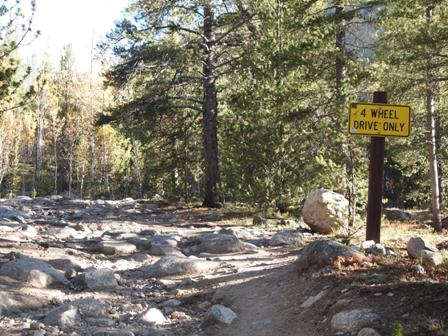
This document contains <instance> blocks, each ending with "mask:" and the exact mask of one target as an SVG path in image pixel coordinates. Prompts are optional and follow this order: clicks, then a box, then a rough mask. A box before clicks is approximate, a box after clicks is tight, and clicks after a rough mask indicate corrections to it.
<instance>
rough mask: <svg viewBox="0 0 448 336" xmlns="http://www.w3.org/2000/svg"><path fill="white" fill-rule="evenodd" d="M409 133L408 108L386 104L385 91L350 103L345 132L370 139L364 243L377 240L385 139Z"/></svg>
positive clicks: (379, 232) (379, 231) (378, 237)
mask: <svg viewBox="0 0 448 336" xmlns="http://www.w3.org/2000/svg"><path fill="white" fill-rule="evenodd" d="M410 131H411V108H410V107H409V106H404V105H388V104H387V93H386V92H383V91H377V92H374V93H373V102H372V103H352V104H350V113H349V133H350V134H354V135H370V136H371V137H370V167H369V192H368V199H367V229H366V240H374V241H375V242H376V243H379V242H380V240H381V207H382V199H383V183H384V148H385V137H387V136H393V137H407V136H409V134H410Z"/></svg>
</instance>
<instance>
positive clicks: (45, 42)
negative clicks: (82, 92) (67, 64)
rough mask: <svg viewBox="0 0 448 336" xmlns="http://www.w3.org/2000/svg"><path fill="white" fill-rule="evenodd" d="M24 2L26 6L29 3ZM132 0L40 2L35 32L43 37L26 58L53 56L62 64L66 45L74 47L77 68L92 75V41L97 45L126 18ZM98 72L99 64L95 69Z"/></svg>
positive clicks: (34, 43)
mask: <svg viewBox="0 0 448 336" xmlns="http://www.w3.org/2000/svg"><path fill="white" fill-rule="evenodd" d="M23 3H26V2H25V1H24V2H23ZM128 3H129V0H36V13H35V19H34V24H33V30H34V31H36V30H40V31H41V35H40V36H39V37H38V39H37V40H35V41H34V42H33V43H32V44H31V45H30V46H27V47H25V48H24V49H23V51H22V57H24V58H25V59H27V60H31V59H32V56H33V55H35V57H36V58H37V60H40V59H42V57H43V55H44V54H45V53H48V54H50V56H51V58H52V60H53V63H54V64H58V61H59V58H60V55H61V51H62V49H63V47H64V46H66V45H68V44H72V47H73V53H74V57H75V69H76V70H78V71H82V72H90V62H91V50H92V39H93V41H94V45H96V44H97V43H98V42H99V41H101V39H102V38H104V36H105V34H106V33H107V32H109V31H110V30H111V29H112V28H113V27H114V21H115V20H117V19H120V18H121V17H122V12H123V10H124V9H125V8H126V6H127V4H128ZM94 68H95V69H96V70H97V69H98V64H96V65H95V66H94Z"/></svg>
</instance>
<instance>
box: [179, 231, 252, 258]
mask: <svg viewBox="0 0 448 336" xmlns="http://www.w3.org/2000/svg"><path fill="white" fill-rule="evenodd" d="M184 244H186V245H188V247H187V248H186V249H184V253H186V254H199V253H211V254H225V253H235V252H244V251H245V250H251V249H254V248H255V246H253V245H251V244H248V243H245V242H241V241H240V240H239V239H238V238H237V237H235V236H234V235H228V234H221V233H204V234H200V235H198V236H195V237H192V238H190V239H188V240H187V241H186V242H184Z"/></svg>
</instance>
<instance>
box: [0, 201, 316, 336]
mask: <svg viewBox="0 0 448 336" xmlns="http://www.w3.org/2000/svg"><path fill="white" fill-rule="evenodd" d="M232 230H233V231H232ZM0 231H1V232H2V237H1V239H0V317H1V318H0V328H1V330H2V332H0V334H2V335H95V336H99V335H115V336H117V335H118V336H120V335H121V336H132V335H141V336H148V335H151V336H153V335H167V336H170V335H182V336H184V335H197V336H199V335H217V336H220V335H222V336H224V335H229V336H230V335H233V336H238V335H241V336H251V335H254V336H255V335H257V336H263V335H266V336H267V335H283V336H288V335H301V336H313V335H317V334H316V333H314V332H313V331H312V330H313V328H312V325H311V327H310V324H309V323H304V322H303V320H302V319H301V317H300V316H301V315H300V314H301V311H302V310H303V309H301V308H300V303H302V302H303V301H304V299H305V298H304V297H303V294H302V292H301V290H302V289H304V288H305V287H306V286H305V285H304V284H303V283H301V282H300V281H301V280H300V279H299V278H298V276H297V275H296V274H295V272H294V269H293V266H292V265H293V262H294V260H295V259H296V256H297V248H295V247H291V246H287V245H281V246H271V245H277V243H273V242H272V241H270V239H271V237H272V235H273V234H274V233H275V232H276V231H277V230H267V229H262V228H259V227H258V228H249V227H241V226H240V227H237V228H235V226H234V223H232V221H231V220H226V218H224V217H223V216H222V215H219V214H210V213H209V212H208V211H207V210H206V209H183V208H178V209H175V208H163V207H161V206H159V205H157V204H154V203H151V202H147V201H135V200H131V199H128V200H123V201H110V202H108V201H80V200H52V199H45V198H38V199H34V200H33V199H28V198H21V199H15V200H3V201H1V200H0ZM215 237H218V238H219V239H217V240H214V239H215ZM237 237H238V238H237ZM294 239H295V238H294ZM185 255H187V256H188V255H191V257H190V258H187V257H186V256H185ZM172 256H176V257H178V258H180V259H181V260H182V261H188V262H193V263H196V262H197V263H200V262H202V263H203V262H208V263H210V265H212V266H213V267H211V268H210V269H209V270H208V271H206V272H202V271H201V272H200V273H199V274H197V273H194V272H193V273H192V274H189V273H188V271H187V272H184V273H182V274H173V275H171V276H169V275H167V276H165V275H162V276H159V275H157V276H155V277H154V276H151V275H148V274H150V273H151V271H153V270H154V267H155V266H154V265H155V264H157V261H158V260H160V258H172ZM30 258H31V259H30ZM20 260H31V261H32V262H34V263H36V262H37V264H32V263H31V264H30V263H28V264H27V263H25V265H28V266H26V267H34V268H35V267H37V268H39V267H41V264H39V262H43V263H45V264H46V265H47V266H45V267H44V269H39V270H37V271H33V272H34V273H33V272H31V273H29V271H30V270H29V269H19V270H14V272H13V273H11V272H9V273H8V272H6V273H5V272H2V270H5V269H7V268H8V267H12V266H11V265H13V266H14V265H15V266H14V267H16V266H17V265H19V266H20V265H21V264H20V263H21V262H20ZM29 265H31V266H29ZM36 265H37V266H36ZM39 265H40V266H39ZM207 265H208V264H207ZM17 267H18V266H17ZM46 267H50V268H51V269H52V270H53V271H52V272H53V273H55V272H56V273H57V272H59V273H57V274H60V275H56V277H57V278H58V279H59V280H58V281H60V282H59V283H55V282H54V279H53V280H52V279H51V277H50V280H48V279H49V276H48V275H47V274H44V273H45V272H47V269H46ZM102 269H108V270H111V271H112V272H111V273H110V274H111V275H112V278H108V276H109V273H108V272H110V271H107V272H106V273H104V272H105V271H101V270H102ZM98 270H100V273H95V272H97V271H98ZM64 272H65V276H66V279H65V280H64V278H63V275H64ZM89 272H90V273H89ZM92 272H93V273H92ZM101 272H103V273H101ZM88 274H90V275H88ZM92 274H93V275H95V276H97V279H95V281H97V282H96V283H93V284H88V283H87V282H86V281H87V280H86V279H87V278H89V277H90V278H91V277H92V276H93V275H92ZM98 274H101V275H98ZM52 276H53V275H52ZM59 277H62V280H61V279H60V278H59ZM114 277H115V279H117V280H118V282H117V280H115V279H114ZM66 283H69V284H68V285H67V284H66ZM98 283H100V285H101V286H102V287H101V286H100V287H98ZM89 286H90V287H89ZM95 286H97V287H95ZM86 298H89V299H93V300H97V301H94V302H93V304H94V306H95V305H97V306H98V307H99V308H98V309H96V310H94V311H91V310H89V311H88V312H87V313H86V312H85V309H86V308H85V307H84V308H83V306H82V304H81V306H76V304H78V303H76V302H82V300H85V299H86ZM79 300H81V301H79ZM170 300H171V301H170ZM74 304H75V306H70V305H74ZM214 304H223V305H225V306H226V307H228V308H230V309H232V310H234V312H235V313H236V314H237V316H238V317H237V319H236V320H235V321H234V322H233V323H231V324H230V325H228V326H226V325H225V324H222V323H211V324H210V323H209V322H208V318H207V316H208V315H207V314H208V310H209V308H210V307H211V306H212V305H214ZM67 305H69V306H67ZM150 308H155V309H158V310H159V311H160V312H161V313H162V318H163V321H162V322H160V323H159V322H157V323H153V322H146V320H145V314H147V313H148V309H150ZM57 309H59V310H61V309H62V310H63V311H66V313H64V314H69V315H66V317H64V318H61V317H58V316H56V317H54V316H53V315H54V314H55V310H56V313H58V310H57ZM64 309H65V310H64ZM70 309H72V310H70ZM73 309H74V310H73ZM59 313H60V312H59ZM70 314H72V315H70ZM73 314H75V315H73ZM49 316H50V317H52V318H53V320H52V319H51V318H50V317H49ZM67 316H70V318H68V317H67ZM151 318H152V317H151ZM151 318H148V319H151ZM64 319H65V320H64ZM148 319H147V320H148ZM204 321H206V322H205V323H204ZM320 335H322V334H320Z"/></svg>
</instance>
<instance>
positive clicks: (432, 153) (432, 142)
mask: <svg viewBox="0 0 448 336" xmlns="http://www.w3.org/2000/svg"><path fill="white" fill-rule="evenodd" d="M433 9H434V7H433V6H432V5H429V6H428V7H427V8H426V21H427V22H428V23H430V22H431V21H432V11H433ZM428 48H429V47H428ZM431 68H432V62H431V57H430V55H429V52H428V58H427V70H426V119H427V120H426V121H427V127H428V129H427V135H428V139H427V141H428V160H429V174H430V176H431V194H432V224H433V227H434V229H435V230H436V231H438V232H440V231H441V230H442V224H441V219H440V190H439V172H438V162H437V151H436V122H435V119H436V112H435V103H434V96H435V94H434V80H433V76H432V72H431Z"/></svg>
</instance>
